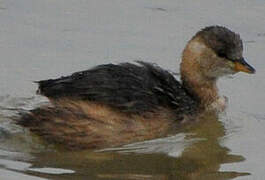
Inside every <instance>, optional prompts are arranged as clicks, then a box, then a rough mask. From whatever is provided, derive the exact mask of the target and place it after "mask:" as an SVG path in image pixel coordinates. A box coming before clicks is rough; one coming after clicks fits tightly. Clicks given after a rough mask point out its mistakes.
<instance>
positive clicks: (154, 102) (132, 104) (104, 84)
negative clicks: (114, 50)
mask: <svg viewBox="0 0 265 180" xmlns="http://www.w3.org/2000/svg"><path fill="white" fill-rule="evenodd" d="M138 63H139V64H138V65H136V64H131V63H123V64H118V65H114V64H105V65H100V66H97V67H95V68H92V69H90V70H86V71H81V72H76V73H74V74H72V75H71V76H67V77H61V78H59V79H50V80H44V81H38V83H39V90H38V91H39V92H40V94H42V95H44V96H47V97H48V98H50V99H53V100H56V99H58V98H63V97H66V98H75V99H82V100H89V101H96V102H100V103H104V104H108V105H110V106H113V107H117V108H119V109H120V110H122V111H127V112H143V111H148V110H152V109H153V108H155V107H158V106H167V107H170V108H173V109H175V110H177V111H178V112H181V113H183V112H186V111H187V112H188V111H190V109H193V108H194V107H195V106H196V102H195V101H194V100H193V99H192V98H191V97H190V96H189V95H188V93H187V92H186V90H185V89H183V88H182V86H181V84H180V83H179V82H178V81H177V80H176V79H175V78H174V77H173V76H172V75H171V74H170V73H169V72H168V71H165V70H163V69H161V68H160V67H158V66H156V65H153V64H149V63H145V62H138Z"/></svg>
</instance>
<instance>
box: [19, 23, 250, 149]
mask: <svg viewBox="0 0 265 180" xmlns="http://www.w3.org/2000/svg"><path fill="white" fill-rule="evenodd" d="M242 52H243V46H242V41H241V39H240V37H239V35H238V34H235V33H234V32H232V31H230V30H229V29H227V28H225V27H220V26H211V27H207V28H204V29H202V30H201V31H199V32H198V33H197V34H196V35H195V36H194V37H193V38H192V39H191V40H190V41H189V42H188V44H187V46H186V47H185V49H184V51H183V55H182V62H181V79H182V83H180V82H178V81H177V80H176V79H175V78H174V77H173V75H172V74H170V73H169V72H168V71H166V70H163V69H162V68H160V67H159V66H157V65H154V64H150V63H145V62H138V64H130V63H123V64H119V65H114V64H106V65H100V66H97V67H95V68H92V69H90V70H86V71H81V72H77V73H74V74H72V75H71V76H67V77H61V78H58V79H50V80H43V81H38V83H39V90H38V93H39V94H42V95H44V96H47V97H48V98H49V99H50V101H51V105H50V106H43V107H39V108H36V109H34V110H31V111H30V112H28V113H26V114H24V115H22V116H21V118H20V119H19V120H18V123H19V124H21V125H23V126H25V127H28V128H29V129H30V130H31V131H32V132H33V133H36V134H38V135H40V136H41V137H43V138H44V139H46V140H47V141H48V142H52V143H55V144H61V145H63V146H64V147H66V148H70V149H86V148H93V149H95V148H96V149H98V148H104V147H113V146H119V145H122V144H127V143H131V142H136V141H142V140H147V139H153V138H156V137H161V136H165V135H167V133H168V132H170V130H171V129H174V128H175V127H176V126H179V125H180V124H182V123H183V122H188V121H191V119H194V118H195V117H196V116H197V115H198V114H199V113H200V112H201V111H205V110H218V111H219V110H220V109H221V110H223V109H224V107H225V102H226V99H225V98H224V97H220V96H219V95H218V90H217V86H216V81H217V79H218V78H219V77H221V76H223V75H227V74H234V73H236V72H239V71H244V72H247V73H254V72H255V70H254V68H252V67H251V66H250V65H249V64H247V63H246V62H245V61H244V59H243V57H242Z"/></svg>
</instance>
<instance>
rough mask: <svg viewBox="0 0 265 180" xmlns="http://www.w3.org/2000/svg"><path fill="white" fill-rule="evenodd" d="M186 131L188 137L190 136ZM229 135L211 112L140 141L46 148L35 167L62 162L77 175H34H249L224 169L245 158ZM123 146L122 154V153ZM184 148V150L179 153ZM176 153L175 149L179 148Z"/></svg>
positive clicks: (207, 178)
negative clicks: (227, 142) (227, 141)
mask: <svg viewBox="0 0 265 180" xmlns="http://www.w3.org/2000/svg"><path fill="white" fill-rule="evenodd" d="M184 134H186V136H184ZM224 135H225V129H224V127H223V124H222V123H221V122H220V121H219V120H218V117H217V115H216V114H215V113H212V112H209V113H207V114H204V115H203V116H202V117H201V120H200V121H199V122H197V123H196V124H192V125H189V126H188V127H187V128H186V129H185V131H184V132H183V133H182V134H178V135H176V136H173V137H169V138H164V141H163V139H159V140H152V141H147V142H144V143H136V144H133V145H129V146H124V147H123V148H117V149H109V150H111V151H108V152H88V151H83V152H42V153H36V154H34V156H35V157H36V158H35V160H33V161H31V163H32V164H33V165H34V167H36V168H38V167H40V168H42V167H56V168H63V169H69V170H72V171H73V172H75V173H73V174H59V175H52V173H49V172H48V173H47V172H46V173H43V172H42V173H41V172H32V171H27V173H28V174H31V175H36V176H40V177H45V178H56V179H73V178H80V179H82V178H89V179H134V180H145V179H153V180H158V179H159V180H160V179H161V180H168V179H181V180H189V179H192V180H194V179H195V180H212V179H215V180H219V179H220V180H221V179H222V180H224V179H232V178H235V177H238V176H244V175H248V173H247V172H231V171H226V172H221V171H219V169H220V166H221V165H222V164H224V163H235V162H240V161H243V160H244V158H243V157H242V156H238V155H232V154H229V149H227V148H226V147H223V146H221V145H220V143H219V140H220V139H221V138H223V137H224ZM117 151H118V152H119V153H117ZM175 151H178V152H175ZM174 152H175V153H174Z"/></svg>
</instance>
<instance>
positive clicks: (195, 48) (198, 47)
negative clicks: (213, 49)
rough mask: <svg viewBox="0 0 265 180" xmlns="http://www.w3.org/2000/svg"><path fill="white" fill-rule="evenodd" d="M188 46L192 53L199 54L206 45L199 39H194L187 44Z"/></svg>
mask: <svg viewBox="0 0 265 180" xmlns="http://www.w3.org/2000/svg"><path fill="white" fill-rule="evenodd" d="M189 48H190V49H191V50H192V52H193V53H196V54H201V53H202V52H203V51H204V50H205V48H207V47H206V46H205V45H204V44H203V43H201V42H199V41H194V42H192V43H190V44H189Z"/></svg>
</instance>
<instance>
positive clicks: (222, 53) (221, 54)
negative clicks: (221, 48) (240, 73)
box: [218, 52, 226, 58]
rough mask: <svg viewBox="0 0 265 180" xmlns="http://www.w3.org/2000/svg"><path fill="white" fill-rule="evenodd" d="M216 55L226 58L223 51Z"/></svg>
mask: <svg viewBox="0 0 265 180" xmlns="http://www.w3.org/2000/svg"><path fill="white" fill-rule="evenodd" d="M218 56H219V57H221V58H226V54H225V53H224V52H219V53H218Z"/></svg>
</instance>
